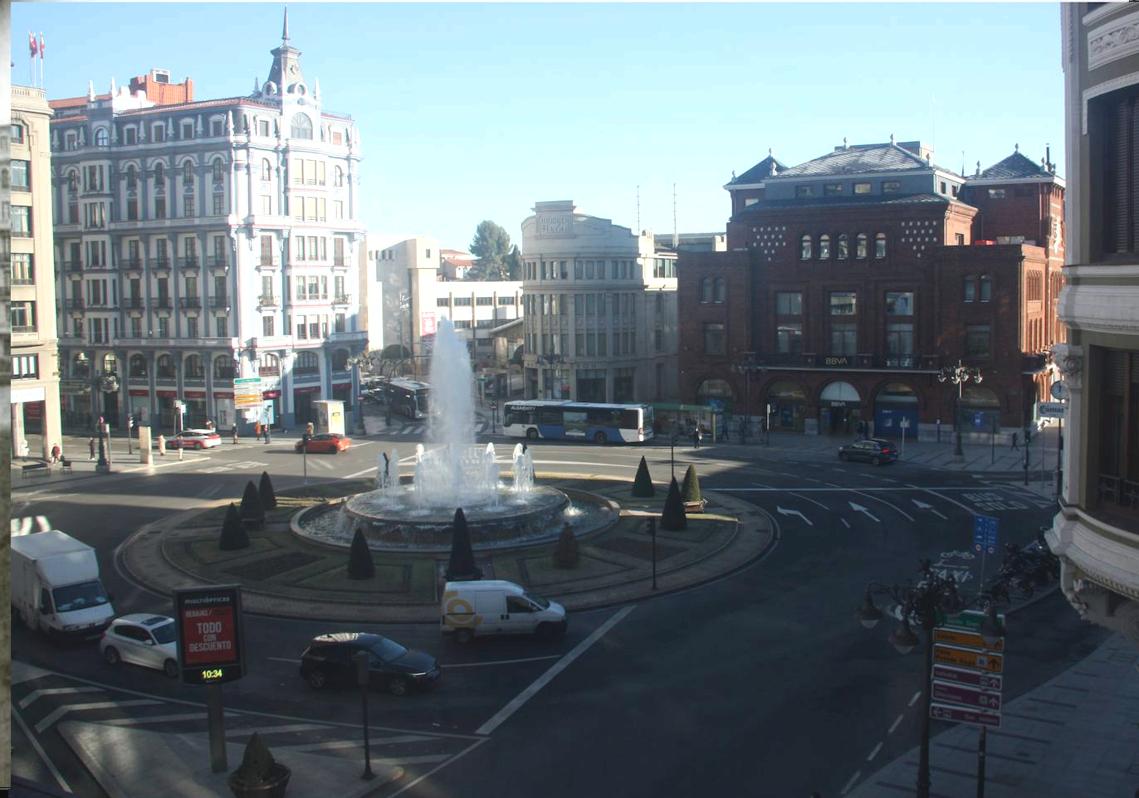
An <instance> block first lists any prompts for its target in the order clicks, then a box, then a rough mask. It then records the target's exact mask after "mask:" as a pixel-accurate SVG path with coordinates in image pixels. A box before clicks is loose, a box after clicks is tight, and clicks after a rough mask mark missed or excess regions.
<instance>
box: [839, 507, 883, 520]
mask: <svg viewBox="0 0 1139 798" xmlns="http://www.w3.org/2000/svg"><path fill="white" fill-rule="evenodd" d="M847 504H849V505H850V509H852V510H854V512H856V513H862V514H863V515H865V516H866V517H867V518H869V519H870V520H871V521H877V522H878V523H879V524H880V523H882V519H881V518H879V517H878V516H876V515H874V513H872V512H870V511H869V510H867V509H866V508H865V507H863V506H862V505H861V504H855V503H854V502H847Z"/></svg>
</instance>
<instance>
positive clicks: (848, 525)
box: [838, 518, 850, 529]
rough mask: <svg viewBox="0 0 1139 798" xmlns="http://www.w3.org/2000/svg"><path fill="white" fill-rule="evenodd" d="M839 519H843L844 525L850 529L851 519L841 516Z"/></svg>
mask: <svg viewBox="0 0 1139 798" xmlns="http://www.w3.org/2000/svg"><path fill="white" fill-rule="evenodd" d="M838 520H839V521H842V523H843V525H844V526H845V527H846V528H847V529H850V522H849V521H847V520H846V519H845V518H840V519H838Z"/></svg>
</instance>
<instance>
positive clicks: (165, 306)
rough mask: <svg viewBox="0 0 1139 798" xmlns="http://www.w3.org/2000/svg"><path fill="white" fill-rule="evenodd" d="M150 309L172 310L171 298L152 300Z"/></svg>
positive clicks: (163, 297) (164, 297)
mask: <svg viewBox="0 0 1139 798" xmlns="http://www.w3.org/2000/svg"><path fill="white" fill-rule="evenodd" d="M150 307H151V308H153V309H155V310H170V308H171V307H173V303H172V302H171V301H170V297H168V296H160V297H155V298H154V299H152V300H150Z"/></svg>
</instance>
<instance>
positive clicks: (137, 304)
mask: <svg viewBox="0 0 1139 798" xmlns="http://www.w3.org/2000/svg"><path fill="white" fill-rule="evenodd" d="M123 307H124V308H126V309H128V310H142V308H143V307H144V305H143V300H142V297H140V296H128V297H125V298H124V299H123Z"/></svg>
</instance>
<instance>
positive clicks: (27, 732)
mask: <svg viewBox="0 0 1139 798" xmlns="http://www.w3.org/2000/svg"><path fill="white" fill-rule="evenodd" d="M12 717H14V718H15V719H16V722H17V723H19V724H20V728H21V729H23V731H24V736H25V737H27V738H28V741H29V742H30V743H31V744H32V748H34V749H36V753H37V754H39V755H40V759H42V760H43V763H44V765H46V766H47V769H48V770H49V771H51V775H52V776H53V777H54V778H55V780H56V781H57V782H58V783H59V786H60V787H61V788H62V789H63V791H64V792H65V793H68V794H70V793H71V791H72V790H71V785H70V784H68V783H67V779H65V778H63V774H62V773H60V772H59V769H58V768H56V766H55V763H54V762H52V761H51V760H50V759H48V756H47V751H45V750H44V749H43V746H42V745H40V741H39V740H37V739H36V736H35V735H34V734H32V730H31V729H29V728H28V724H26V723H24V719H23V718H22V717H21V716H20V713H19V712H13V713H12Z"/></svg>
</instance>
